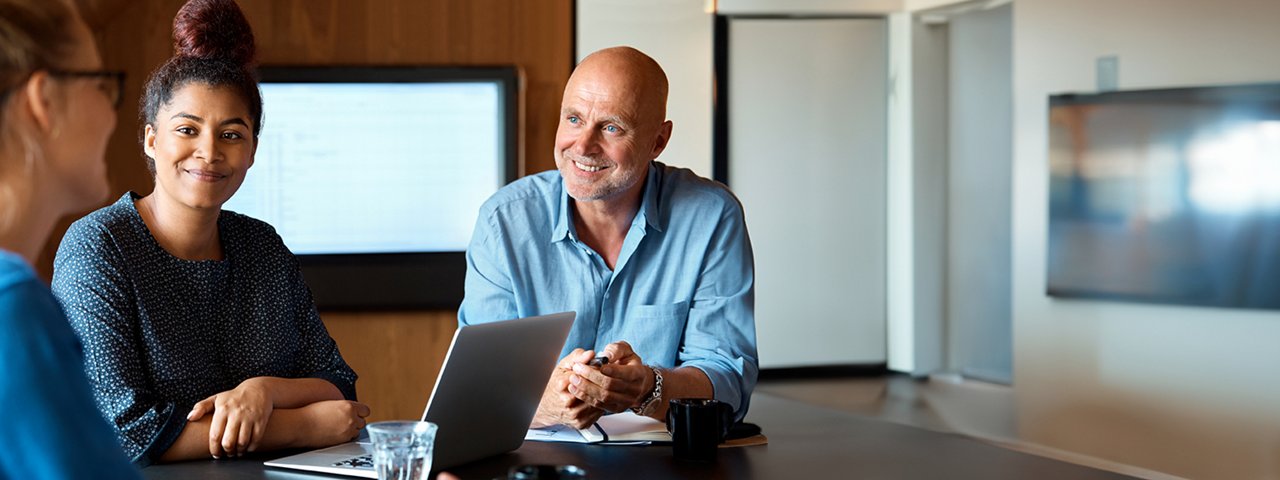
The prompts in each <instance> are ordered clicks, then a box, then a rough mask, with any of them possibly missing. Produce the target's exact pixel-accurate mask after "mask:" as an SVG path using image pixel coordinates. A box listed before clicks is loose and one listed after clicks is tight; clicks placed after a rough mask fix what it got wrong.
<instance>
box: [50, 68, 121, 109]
mask: <svg viewBox="0 0 1280 480" xmlns="http://www.w3.org/2000/svg"><path fill="white" fill-rule="evenodd" d="M47 71H48V72H49V75H50V76H54V77H63V78H93V79H100V80H103V81H102V82H99V84H98V89H99V90H102V94H103V95H106V96H107V100H110V101H111V106H112V107H113V108H120V101H121V100H122V99H123V96H124V72H121V71H107V70H57V69H49V70H47Z"/></svg>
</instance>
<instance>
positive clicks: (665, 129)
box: [652, 120, 673, 158]
mask: <svg viewBox="0 0 1280 480" xmlns="http://www.w3.org/2000/svg"><path fill="white" fill-rule="evenodd" d="M672 126H673V124H672V123H671V120H667V121H665V122H662V126H661V127H658V138H656V139H654V142H653V152H652V157H653V158H658V155H662V151H663V150H666V149H667V144H668V143H670V142H671V127H672Z"/></svg>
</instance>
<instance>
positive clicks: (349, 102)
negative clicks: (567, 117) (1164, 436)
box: [223, 67, 519, 309]
mask: <svg viewBox="0 0 1280 480" xmlns="http://www.w3.org/2000/svg"><path fill="white" fill-rule="evenodd" d="M260 74H261V80H262V81H261V88H262V99H263V111H264V119H263V129H262V134H261V137H260V138H259V142H258V151H257V156H256V159H255V162H254V165H253V167H252V168H250V170H249V173H248V175H247V176H246V179H245V182H244V184H243V185H242V186H241V187H240V190H239V191H238V192H237V193H236V194H235V195H234V196H233V197H232V198H231V200H230V201H229V202H227V203H226V205H224V207H223V208H225V209H227V210H231V211H235V212H239V213H243V214H246V215H249V216H251V217H254V218H257V219H259V220H263V221H265V222H267V223H269V224H271V225H272V226H273V227H275V229H276V231H277V232H278V233H279V234H280V236H281V238H283V239H284V242H285V245H286V246H288V247H289V249H290V250H291V251H293V253H294V254H295V255H297V256H298V259H299V262H300V264H301V265H302V271H303V275H304V277H305V278H306V281H307V284H308V285H309V286H310V287H311V290H312V292H313V294H314V295H315V299H316V304H317V305H318V306H319V307H320V308H323V309H414V308H456V307H457V306H458V304H459V303H460V302H461V300H462V293H463V280H464V276H465V274H466V263H465V258H464V252H465V250H466V247H467V243H468V241H469V239H470V237H471V230H472V228H473V227H474V226H475V220H476V214H477V212H478V211H479V208H480V205H481V204H482V203H483V202H484V201H485V199H487V198H488V197H489V196H490V195H492V194H493V193H494V192H496V191H497V190H498V189H499V188H501V187H502V186H503V185H505V184H506V183H508V182H510V181H512V180H514V179H515V176H516V173H517V172H516V169H517V162H518V156H519V147H518V144H517V139H518V132H517V128H518V125H519V122H518V120H519V119H518V115H519V108H518V106H519V103H518V96H519V85H518V79H519V76H518V73H517V71H516V69H515V68H514V67H484V68H437V67H263V68H262V69H261V70H260Z"/></svg>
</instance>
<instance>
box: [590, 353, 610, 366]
mask: <svg viewBox="0 0 1280 480" xmlns="http://www.w3.org/2000/svg"><path fill="white" fill-rule="evenodd" d="M608 363H609V357H606V356H604V355H601V356H599V357H596V358H593V359H591V361H590V362H587V365H590V366H593V367H596V368H600V367H603V366H605V364H608Z"/></svg>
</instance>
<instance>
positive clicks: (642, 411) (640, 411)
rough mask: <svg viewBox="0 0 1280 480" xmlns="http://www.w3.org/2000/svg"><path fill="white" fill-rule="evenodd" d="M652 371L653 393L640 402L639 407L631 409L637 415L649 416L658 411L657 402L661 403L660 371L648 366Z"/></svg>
mask: <svg viewBox="0 0 1280 480" xmlns="http://www.w3.org/2000/svg"><path fill="white" fill-rule="evenodd" d="M649 368H652V369H653V391H652V392H650V393H649V396H648V397H647V398H645V399H644V401H641V402H640V405H638V406H635V407H631V411H632V412H635V413H636V414H637V415H646V416H647V415H649V414H650V413H653V412H654V410H657V409H658V405H659V402H661V401H662V371H661V370H658V367H653V366H650V367H649Z"/></svg>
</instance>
